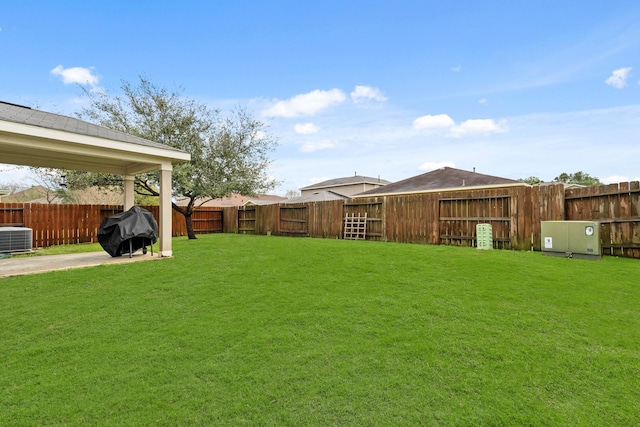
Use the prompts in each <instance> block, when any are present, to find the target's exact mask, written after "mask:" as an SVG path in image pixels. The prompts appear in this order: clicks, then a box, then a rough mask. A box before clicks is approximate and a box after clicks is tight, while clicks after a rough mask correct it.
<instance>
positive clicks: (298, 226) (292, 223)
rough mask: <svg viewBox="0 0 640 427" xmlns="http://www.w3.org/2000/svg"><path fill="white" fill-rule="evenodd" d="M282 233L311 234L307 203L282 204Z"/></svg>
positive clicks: (306, 235) (283, 234) (301, 235)
mask: <svg viewBox="0 0 640 427" xmlns="http://www.w3.org/2000/svg"><path fill="white" fill-rule="evenodd" d="M280 235H282V236H299V237H308V236H309V208H308V206H307V205H306V204H291V205H280Z"/></svg>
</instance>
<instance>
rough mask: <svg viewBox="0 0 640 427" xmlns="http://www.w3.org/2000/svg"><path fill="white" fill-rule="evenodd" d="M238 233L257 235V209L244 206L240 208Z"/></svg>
mask: <svg viewBox="0 0 640 427" xmlns="http://www.w3.org/2000/svg"><path fill="white" fill-rule="evenodd" d="M238 233H240V234H255V233H256V207H255V206H242V207H240V208H238Z"/></svg>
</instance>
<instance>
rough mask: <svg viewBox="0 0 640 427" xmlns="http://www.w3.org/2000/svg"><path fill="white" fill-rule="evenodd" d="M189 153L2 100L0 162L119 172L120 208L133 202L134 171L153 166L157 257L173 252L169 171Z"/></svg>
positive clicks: (149, 169) (150, 168)
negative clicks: (156, 186) (157, 211)
mask: <svg viewBox="0 0 640 427" xmlns="http://www.w3.org/2000/svg"><path fill="white" fill-rule="evenodd" d="M190 159H191V155H190V154H189V153H187V152H185V151H181V150H178V149H175V148H172V147H168V146H166V145H162V144H159V143H156V142H153V141H149V140H146V139H142V138H138V137H135V136H132V135H128V134H126V133H122V132H118V131H115V130H112V129H108V128H105V127H102V126H97V125H95V124H92V123H88V122H85V121H83V120H79V119H76V118H73V117H68V116H62V115H59V114H53V113H48V112H44V111H39V110H35V109H32V108H29V107H24V106H20V105H15V104H11V103H7V102H3V101H0V163H6V164H13V165H21V166H35V167H48V168H56V169H69V170H79V171H86V172H102V173H111V174H117V175H121V176H122V177H123V180H124V197H123V205H124V210H128V209H129V208H131V207H132V206H133V205H134V180H135V175H137V174H141V173H145V172H150V171H154V170H157V171H159V178H160V179H159V182H160V189H159V190H160V191H159V192H160V215H159V224H158V225H159V230H158V231H159V238H160V243H159V250H158V256H159V257H170V256H172V254H173V252H172V248H171V236H172V230H171V216H172V214H171V209H172V208H171V172H172V170H173V165H175V164H178V163H183V162H188V161H189V160H190Z"/></svg>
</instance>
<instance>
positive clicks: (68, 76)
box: [50, 65, 100, 86]
mask: <svg viewBox="0 0 640 427" xmlns="http://www.w3.org/2000/svg"><path fill="white" fill-rule="evenodd" d="M50 72H51V74H53V75H54V76H60V77H61V78H62V83H64V84H66V85H68V84H73V83H77V84H80V85H91V86H96V85H97V84H98V82H99V81H100V78H99V77H98V76H96V75H95V74H93V67H89V68H83V67H71V68H64V67H63V66H62V65H58V66H57V67H55V68H54V69H52V70H51V71H50Z"/></svg>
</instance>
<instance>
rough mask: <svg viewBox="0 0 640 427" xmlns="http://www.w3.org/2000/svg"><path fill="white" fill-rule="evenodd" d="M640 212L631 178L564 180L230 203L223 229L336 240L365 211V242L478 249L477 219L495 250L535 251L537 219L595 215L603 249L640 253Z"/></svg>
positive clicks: (639, 198)
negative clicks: (574, 185)
mask: <svg viewBox="0 0 640 427" xmlns="http://www.w3.org/2000/svg"><path fill="white" fill-rule="evenodd" d="M639 211H640V187H639V185H638V183H637V182H632V183H622V184H620V185H609V186H600V187H587V188H582V189H568V190H566V191H565V188H564V185H563V184H551V185H540V186H533V187H530V186H526V185H522V186H513V187H505V188H494V189H483V190H462V191H449V192H447V191H442V192H432V193H422V194H412V195H398V196H384V197H372V198H356V199H351V200H346V201H343V200H336V201H328V202H311V203H304V204H295V205H287V204H280V205H266V206H251V207H244V208H233V207H230V208H224V214H223V221H224V224H223V229H224V232H227V233H233V232H250V233H253V234H274V235H283V236H309V237H323V238H335V239H339V238H342V237H343V230H344V220H345V218H346V217H348V216H353V215H356V216H357V215H358V214H359V215H362V216H365V215H366V216H367V226H366V239H367V240H382V241H391V242H402V243H423V244H447V245H457V246H476V245H477V236H476V225H477V224H481V223H482V224H491V226H492V227H491V228H492V230H493V247H495V248H501V249H516V250H536V251H538V250H540V240H541V236H540V223H541V222H542V221H559V220H565V219H566V220H594V221H599V222H600V224H601V235H602V236H603V248H604V252H605V253H606V254H612V255H620V256H626V257H633V258H640V213H639ZM249 212H250V213H249ZM243 215H244V216H243ZM249 222H250V223H251V227H247V226H246V224H247V223H249Z"/></svg>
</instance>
